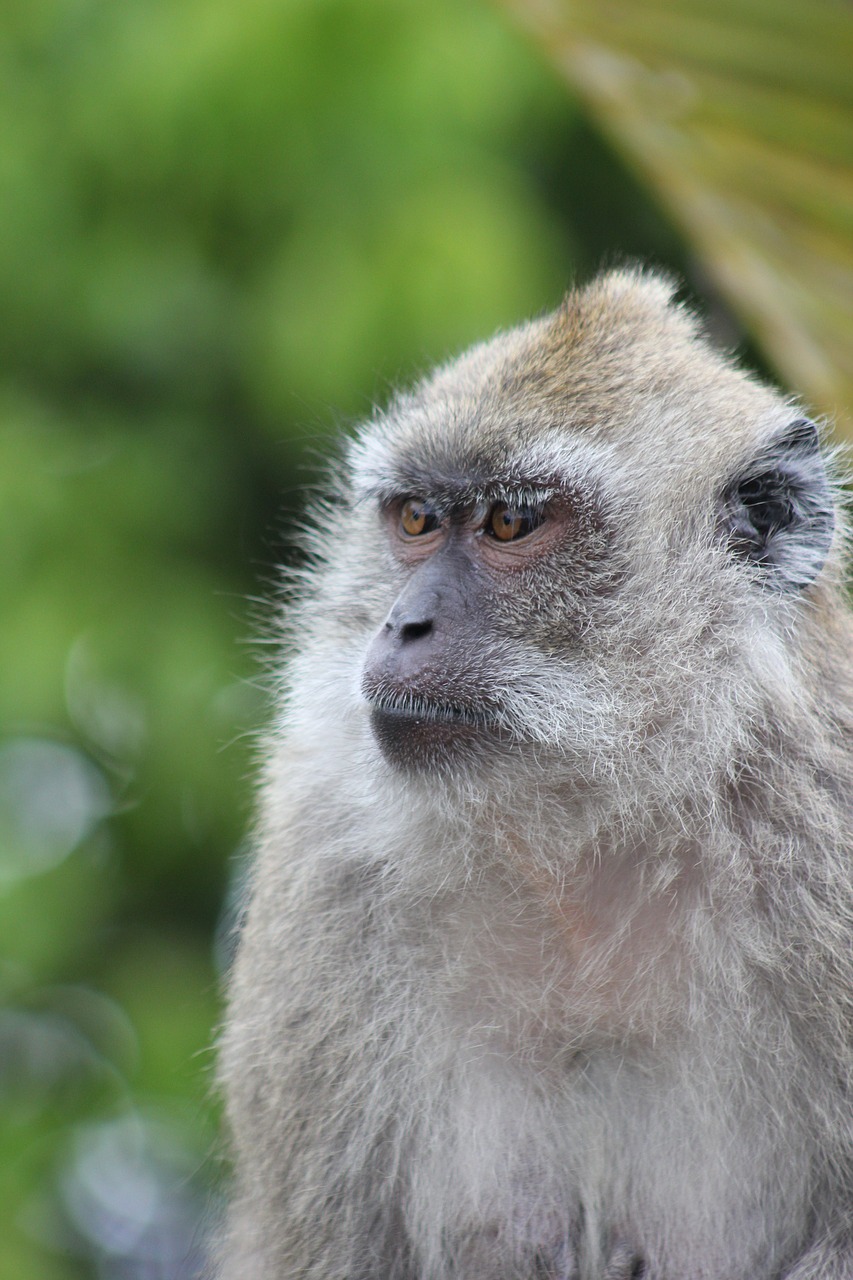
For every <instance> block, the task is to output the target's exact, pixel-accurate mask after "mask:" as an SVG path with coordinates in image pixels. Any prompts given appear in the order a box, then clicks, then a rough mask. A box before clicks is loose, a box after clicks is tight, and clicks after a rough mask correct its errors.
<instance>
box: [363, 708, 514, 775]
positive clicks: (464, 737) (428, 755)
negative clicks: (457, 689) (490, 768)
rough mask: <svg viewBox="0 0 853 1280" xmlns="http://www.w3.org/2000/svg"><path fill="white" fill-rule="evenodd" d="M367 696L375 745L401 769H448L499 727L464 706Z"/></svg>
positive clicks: (479, 712)
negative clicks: (447, 767)
mask: <svg viewBox="0 0 853 1280" xmlns="http://www.w3.org/2000/svg"><path fill="white" fill-rule="evenodd" d="M366 696H367V701H368V703H369V705H370V723H371V727H372V729H373V733H374V736H375V737H376V741H377V743H378V744H379V747H380V749H381V751H382V754H383V755H384V756H385V758H386V760H388V761H389V763H391V764H393V765H394V766H396V767H397V768H401V769H405V770H409V771H421V770H431V769H436V768H438V769H442V768H445V767H446V766H447V765H448V764H450V763H452V762H453V761H454V760H456V759H458V758H459V756H460V754H464V753H465V752H466V750H467V751H469V752H470V750H471V749H472V748H473V747H474V746H475V745H476V744H477V743H478V742H480V741H482V739H483V738H484V737H487V736H490V735H493V734H494V733H495V732H496V729H497V726H496V724H495V721H494V719H493V718H491V717H489V716H488V715H487V714H486V713H485V712H483V711H480V710H479V709H477V710H475V709H474V708H473V707H468V706H465V705H464V704H461V703H457V702H438V701H436V702H433V701H431V700H428V699H426V698H423V697H419V696H414V695H411V694H402V693H395V694H388V693H383V694H376V695H374V696H371V695H370V694H369V693H366Z"/></svg>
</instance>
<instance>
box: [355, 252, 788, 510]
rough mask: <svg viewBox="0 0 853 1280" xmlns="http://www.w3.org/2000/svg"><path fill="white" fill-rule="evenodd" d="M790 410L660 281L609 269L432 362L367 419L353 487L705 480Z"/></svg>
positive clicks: (773, 429)
mask: <svg viewBox="0 0 853 1280" xmlns="http://www.w3.org/2000/svg"><path fill="white" fill-rule="evenodd" d="M793 412H794V410H793V409H792V408H791V406H790V405H789V404H788V403H787V402H786V401H785V399H784V398H783V397H782V396H781V395H779V394H778V393H777V392H775V391H773V390H772V389H770V388H769V387H765V386H763V385H761V384H760V383H759V382H757V381H756V380H755V379H753V378H752V377H751V375H749V374H747V373H745V372H744V371H743V370H741V369H739V368H738V367H737V366H736V365H735V364H734V363H733V362H732V361H731V360H730V359H728V358H727V357H725V356H724V355H722V354H721V353H720V352H718V351H717V350H715V349H714V348H713V347H712V346H711V344H710V343H709V342H707V341H706V340H705V338H704V337H703V336H702V335H701V333H700V330H699V325H698V322H697V321H696V319H695V317H693V316H692V315H691V314H690V313H689V312H688V311H687V310H686V309H684V308H683V307H681V306H679V305H677V304H675V303H673V301H672V286H671V285H670V284H669V283H668V282H666V281H664V280H662V279H660V278H659V277H657V276H650V275H648V274H642V273H639V272H616V273H611V274H610V275H607V276H603V277H600V278H599V279H598V280H596V281H594V282H593V283H592V284H591V285H589V286H587V287H586V288H585V289H582V290H580V291H577V292H574V293H571V294H569V295H568V296H567V297H566V299H565V300H564V302H563V304H562V306H561V307H560V308H559V309H558V310H557V311H556V312H554V313H552V314H551V315H548V316H545V317H543V318H540V319H538V320H534V321H531V322H529V323H527V324H524V325H521V326H519V327H518V328H516V329H513V330H510V331H509V332H506V333H500V334H498V335H497V336H496V337H495V338H493V339H491V341H489V342H484V343H480V344H478V345H477V346H475V347H473V348H471V349H470V350H469V351H468V352H466V353H465V354H464V355H462V356H461V357H459V358H458V359H456V360H454V361H452V362H451V363H449V364H446V365H444V366H442V367H440V368H439V369H437V370H436V371H435V372H434V373H433V374H432V375H431V376H429V377H428V378H426V379H425V380H424V381H423V382H422V383H421V384H420V385H419V386H418V387H416V388H415V389H414V391H412V392H410V393H409V394H407V395H402V396H400V397H398V398H397V399H396V400H395V401H394V402H393V403H392V405H391V406H390V408H389V410H388V411H387V412H386V413H384V414H380V415H377V417H376V418H374V420H373V421H372V422H371V423H370V424H369V425H368V426H367V427H366V428H365V429H364V431H363V433H362V434H361V436H360V438H359V441H358V442H357V444H356V446H355V448H354V450H353V454H352V461H353V466H354V472H355V476H356V483H357V485H359V486H363V487H364V488H365V489H367V490H370V491H380V492H381V491H382V490H383V489H384V488H385V487H387V488H396V489H397V490H398V491H399V489H400V488H401V487H402V488H409V489H410V490H412V491H414V492H424V491H425V488H424V486H425V485H426V484H427V480H430V479H431V480H432V481H433V483H436V482H437V483H438V484H439V485H441V484H443V483H445V482H446V483H447V484H448V485H451V484H452V483H455V484H457V485H459V484H461V483H462V479H463V477H464V478H465V479H466V480H467V482H469V483H470V485H471V486H472V488H474V489H475V488H476V487H477V486H478V484H481V483H482V484H485V483H487V481H488V479H490V478H491V479H493V478H494V477H495V476H496V475H499V476H500V477H501V478H502V479H503V480H504V481H506V482H507V483H509V484H512V483H518V484H519V485H522V484H525V483H526V484H539V485H547V484H549V483H554V482H555V481H558V480H559V478H561V477H563V478H569V479H575V480H576V479H582V478H583V475H582V473H583V472H584V471H590V470H591V471H593V472H595V471H599V470H600V468H601V467H605V468H606V470H607V472H608V474H610V475H613V474H614V467H615V468H616V471H618V470H619V467H620V464H621V465H622V466H624V467H625V468H626V469H627V470H628V471H630V470H633V469H634V468H636V467H637V466H638V465H640V464H641V465H642V467H643V471H644V474H645V475H646V476H647V477H648V476H649V464H652V467H653V468H654V463H655V462H657V463H658V468H657V471H656V472H655V474H657V475H659V476H660V477H661V479H662V480H667V481H668V482H669V483H672V482H674V481H678V482H680V483H691V484H700V485H703V486H704V485H705V484H706V483H714V482H716V480H717V479H718V478H720V477H721V476H723V475H725V474H727V473H728V472H729V471H730V470H731V468H732V466H733V465H736V463H737V461H738V459H739V457H740V456H742V457H743V459H744V461H746V460H748V459H749V458H750V457H751V456H753V454H754V453H755V452H757V451H758V450H760V449H761V448H762V447H763V445H764V444H765V443H766V441H767V440H769V439H770V438H771V437H772V436H774V435H775V434H776V433H777V432H778V431H779V430H781V429H782V428H783V427H784V426H785V425H786V424H787V423H788V422H789V421H790V420H791V415H792V413H793ZM579 471H580V472H581V475H580V476H579V474H578V473H579ZM427 487H428V486H427Z"/></svg>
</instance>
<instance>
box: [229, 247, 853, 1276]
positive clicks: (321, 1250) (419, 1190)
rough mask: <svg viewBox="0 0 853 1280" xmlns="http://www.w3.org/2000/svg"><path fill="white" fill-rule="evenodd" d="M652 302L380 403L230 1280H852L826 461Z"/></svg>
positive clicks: (298, 772)
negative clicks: (385, 404) (383, 404)
mask: <svg viewBox="0 0 853 1280" xmlns="http://www.w3.org/2000/svg"><path fill="white" fill-rule="evenodd" d="M672 294H673V290H672V287H671V285H670V284H669V283H668V282H667V281H665V280H663V279H661V278H659V277H658V276H656V275H654V274H650V273H643V272H641V271H632V270H624V271H616V272H612V273H609V274H606V275H603V276H601V277H599V278H598V279H596V280H595V281H593V282H592V283H591V284H590V285H588V286H587V287H586V288H582V289H580V290H578V291H575V292H572V293H570V294H569V295H568V296H567V297H566V299H565V301H564V302H563V304H562V306H561V307H560V308H559V309H558V310H557V311H556V312H555V313H553V314H552V315H549V316H546V317H545V318H543V319H538V320H534V321H532V322H530V323H528V324H525V325H522V326H521V327H520V328H518V329H515V330H513V331H511V332H507V333H502V334H499V335H498V336H497V337H495V338H494V339H493V340H492V341H490V342H487V343H484V344H482V345H479V346H476V347H474V348H473V349H472V350H470V351H469V352H468V353H467V354H465V355H463V356H461V357H460V358H459V359H458V360H456V361H454V362H452V363H449V364H447V365H445V366H444V367H441V368H439V369H438V370H437V371H436V372H434V373H433V374H432V375H431V376H429V377H427V378H426V379H425V380H424V381H423V382H422V383H421V384H420V385H418V386H417V387H416V388H415V389H414V390H413V391H411V392H408V393H405V394H401V395H400V396H399V397H398V398H396V399H395V400H394V401H393V403H392V404H391V405H390V407H389V408H387V410H384V411H381V412H380V411H378V412H377V413H376V414H375V416H374V417H373V418H372V420H371V421H369V422H368V423H367V424H366V425H364V426H363V427H362V428H361V429H360V430H359V431H358V432H357V433H355V435H354V438H353V439H352V440H351V441H350V442H349V445H348V447H347V449H346V454H345V457H344V459H343V460H342V461H341V462H340V464H339V465H338V466H336V467H335V468H334V470H333V472H332V474H331V477H330V486H329V494H328V498H327V500H326V501H324V502H323V503H320V504H318V505H317V507H316V509H315V511H314V515H313V522H312V527H313V532H312V533H311V534H310V535H309V551H310V557H309V562H308V567H307V568H306V569H305V570H304V572H303V573H302V574H301V579H302V581H301V585H300V587H299V588H298V590H297V592H296V595H295V599H294V600H293V602H291V603H290V604H289V605H288V608H287V611H286V620H285V622H284V624H283V652H284V656H283V659H282V664H281V673H280V697H279V700H278V709H277V712H276V717H275V723H274V725H273V727H272V729H271V731H270V734H269V736H268V744H267V748H268V749H267V753H266V763H265V765H264V768H263V774H262V779H261V786H260V803H259V816H258V821H257V833H256V837H257V838H256V847H257V857H256V863H255V868H254V874H253V878H252V885H251V892H250V895H249V902H248V905H247V909H246V914H245V920H244V923H243V926H242V930H241V937H240V941H239V947H238V952H237V958H236V961H235V965H234V969H233V974H232V977H231V987H230V1002H229V1009H228V1014H227V1019H226V1026H225V1031H224V1035H223V1043H222V1049H221V1070H220V1078H221V1081H222V1085H223V1089H224V1092H225V1095H226V1102H227V1115H228V1124H229V1130H230V1134H231V1141H232V1149H233V1155H234V1163H235V1173H234V1186H233V1195H232V1203H231V1208H230V1213H229V1216H228V1219H227V1222H226V1223H225V1225H224V1227H223V1230H222V1235H221V1239H220V1241H219V1243H218V1246H217V1263H216V1266H217V1275H218V1276H219V1277H221V1280H851V1277H853V1089H851V1085H852V1084H853V857H851V854H853V803H851V802H853V785H851V784H852V783H853V681H851V669H853V668H852V667H851V654H853V627H851V614H850V610H849V606H848V604H847V601H846V598H845V594H844V585H843V582H844V536H845V535H844V516H843V511H842V508H841V505H840V503H839V495H838V483H837V479H835V478H834V476H833V464H832V460H831V458H830V460H829V461H827V460H825V459H824V456H823V453H822V449H821V441H820V438H819V437H820V432H819V431H818V429H817V428H816V427H815V425H814V424H813V423H812V422H811V421H809V419H808V418H807V417H806V416H805V415H804V413H803V412H802V411H801V409H800V408H799V407H797V405H796V404H794V403H793V402H792V401H791V400H790V399H788V398H786V397H785V396H783V395H781V394H779V393H778V392H777V391H775V390H773V389H771V388H769V387H767V386H765V385H762V384H761V383H760V382H759V381H758V380H756V379H755V378H754V377H753V376H751V375H750V374H748V373H746V372H744V371H743V370H741V369H740V368H738V367H737V366H736V365H735V364H734V363H733V362H732V361H731V360H730V359H728V358H727V357H724V356H723V355H721V354H719V353H718V352H717V351H715V350H714V349H713V347H712V346H711V344H710V343H709V342H708V341H707V340H706V339H705V337H703V335H702V333H701V331H700V327H699V324H698V322H697V321H696V319H695V318H694V317H693V316H692V315H691V314H690V313H689V312H688V311H687V310H685V309H684V308H683V307H682V306H680V305H678V304H677V303H676V302H674V301H673V297H672Z"/></svg>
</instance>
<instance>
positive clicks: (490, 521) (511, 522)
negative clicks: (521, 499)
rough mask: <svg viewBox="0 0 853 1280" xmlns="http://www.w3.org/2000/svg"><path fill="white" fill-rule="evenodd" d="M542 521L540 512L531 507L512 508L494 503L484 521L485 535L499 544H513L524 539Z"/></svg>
mask: <svg viewBox="0 0 853 1280" xmlns="http://www.w3.org/2000/svg"><path fill="white" fill-rule="evenodd" d="M542 520H543V516H542V512H541V511H536V510H535V509H534V508H532V507H512V506H509V504H508V503H506V502H496V503H495V505H494V506H493V507H492V509H491V511H490V512H489V514H488V517H487V519H486V533H488V534H489V535H490V537H493V538H497V539H498V541H499V542H515V541H516V540H517V539H518V538H526V537H527V535H528V534H529V533H532V532H533V530H534V529H536V528H537V527H538V526H539V525H540V524H541V523H542Z"/></svg>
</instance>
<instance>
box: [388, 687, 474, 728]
mask: <svg viewBox="0 0 853 1280" xmlns="http://www.w3.org/2000/svg"><path fill="white" fill-rule="evenodd" d="M368 702H369V703H370V706H371V708H372V710H373V713H374V714H376V713H379V714H380V715H387V716H391V717H394V716H396V717H399V718H401V719H404V720H418V721H428V722H429V723H432V724H447V725H472V726H477V725H483V726H485V724H486V717H485V716H483V715H482V714H478V713H477V712H475V711H473V710H472V709H471V708H470V707H465V706H462V705H460V704H458V703H453V702H431V701H429V700H428V699H426V698H421V697H415V696H413V695H411V694H390V695H389V694H380V695H378V696H376V697H370V696H368Z"/></svg>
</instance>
